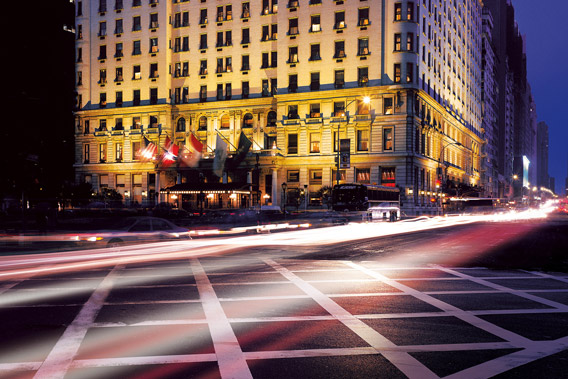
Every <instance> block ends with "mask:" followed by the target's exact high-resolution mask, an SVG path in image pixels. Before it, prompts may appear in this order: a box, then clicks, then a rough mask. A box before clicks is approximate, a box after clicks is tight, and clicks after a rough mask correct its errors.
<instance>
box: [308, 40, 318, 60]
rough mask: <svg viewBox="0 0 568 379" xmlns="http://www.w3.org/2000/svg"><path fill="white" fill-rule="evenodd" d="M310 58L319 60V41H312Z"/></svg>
mask: <svg viewBox="0 0 568 379" xmlns="http://www.w3.org/2000/svg"><path fill="white" fill-rule="evenodd" d="M310 60H311V61H319V60H321V57H320V44H319V43H313V44H311V45H310Z"/></svg>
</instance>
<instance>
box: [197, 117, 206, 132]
mask: <svg viewBox="0 0 568 379" xmlns="http://www.w3.org/2000/svg"><path fill="white" fill-rule="evenodd" d="M198 130H207V117H205V116H201V117H200V118H199V129H198Z"/></svg>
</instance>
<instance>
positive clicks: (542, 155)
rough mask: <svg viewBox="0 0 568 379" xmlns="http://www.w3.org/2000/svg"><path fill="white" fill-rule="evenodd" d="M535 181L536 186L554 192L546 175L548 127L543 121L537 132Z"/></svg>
mask: <svg viewBox="0 0 568 379" xmlns="http://www.w3.org/2000/svg"><path fill="white" fill-rule="evenodd" d="M536 147H537V170H536V171H537V180H536V185H537V186H539V187H546V188H549V189H551V190H552V191H554V187H549V186H550V177H549V175H548V125H547V124H546V122H544V121H540V122H539V123H538V130H537V143H536Z"/></svg>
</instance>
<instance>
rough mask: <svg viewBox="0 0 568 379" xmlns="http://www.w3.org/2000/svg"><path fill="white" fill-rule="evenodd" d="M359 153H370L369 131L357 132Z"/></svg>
mask: <svg viewBox="0 0 568 379" xmlns="http://www.w3.org/2000/svg"><path fill="white" fill-rule="evenodd" d="M357 151H369V131H368V130H357Z"/></svg>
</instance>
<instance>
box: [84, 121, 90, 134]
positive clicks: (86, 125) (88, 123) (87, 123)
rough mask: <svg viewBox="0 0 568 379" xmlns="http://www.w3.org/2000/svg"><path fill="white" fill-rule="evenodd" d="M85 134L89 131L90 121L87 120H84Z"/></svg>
mask: <svg viewBox="0 0 568 379" xmlns="http://www.w3.org/2000/svg"><path fill="white" fill-rule="evenodd" d="M84 133H85V134H89V133H91V123H90V122H89V120H85V130H84Z"/></svg>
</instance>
